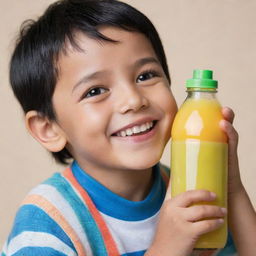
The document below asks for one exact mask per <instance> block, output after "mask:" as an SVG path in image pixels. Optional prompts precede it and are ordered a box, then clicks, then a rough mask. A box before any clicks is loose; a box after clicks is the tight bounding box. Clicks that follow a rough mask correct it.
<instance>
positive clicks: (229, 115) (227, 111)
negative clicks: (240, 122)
mask: <svg viewBox="0 0 256 256" xmlns="http://www.w3.org/2000/svg"><path fill="white" fill-rule="evenodd" d="M222 115H223V117H224V119H226V120H227V121H229V122H230V123H233V121H234V118H235V113H234V111H233V110H232V109H231V108H229V107H223V108H222Z"/></svg>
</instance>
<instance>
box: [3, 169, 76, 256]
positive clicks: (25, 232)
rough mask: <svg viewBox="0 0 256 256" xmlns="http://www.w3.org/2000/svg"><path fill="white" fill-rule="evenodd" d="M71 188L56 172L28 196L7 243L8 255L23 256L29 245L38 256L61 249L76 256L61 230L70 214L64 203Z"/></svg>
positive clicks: (72, 246)
mask: <svg viewBox="0 0 256 256" xmlns="http://www.w3.org/2000/svg"><path fill="white" fill-rule="evenodd" d="M71 189H72V188H71V186H70V185H69V184H68V182H67V181H66V180H65V179H64V177H63V176H62V175H61V174H60V173H55V174H53V175H52V176H51V177H50V178H49V179H47V180H46V181H44V182H43V183H41V184H39V185H37V186H36V187H35V188H33V189H32V190H31V191H30V192H29V193H28V194H27V196H26V197H25V199H24V200H23V201H22V203H21V205H20V207H19V209H18V211H17V213H16V217H15V220H14V223H13V228H12V231H11V233H10V235H9V237H8V240H7V243H6V250H7V248H8V255H13V254H15V253H17V252H18V254H17V255H26V254H27V253H29V252H27V251H26V250H28V248H30V247H31V246H33V250H34V251H35V252H38V255H39V254H40V253H44V255H48V254H51V253H52V251H49V250H53V248H54V247H56V248H63V250H64V251H65V255H75V248H74V245H73V243H72V241H71V239H70V238H69V236H68V235H67V233H66V232H65V230H64V229H63V225H64V226H65V225H68V223H67V221H66V220H67V218H68V215H69V214H70V212H71V209H70V206H69V205H68V202H67V197H68V193H70V191H69V190H71ZM53 244H54V246H53ZM43 247H44V248H43ZM37 250H38V251H37ZM42 250H43V251H42ZM47 250H48V251H47ZM34 251H33V252H34ZM64 251H63V252H64ZM15 255H16V254H15Z"/></svg>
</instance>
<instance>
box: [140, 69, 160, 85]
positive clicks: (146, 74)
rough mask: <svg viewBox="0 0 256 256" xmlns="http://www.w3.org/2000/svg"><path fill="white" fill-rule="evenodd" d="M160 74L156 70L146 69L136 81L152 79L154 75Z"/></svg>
mask: <svg viewBox="0 0 256 256" xmlns="http://www.w3.org/2000/svg"><path fill="white" fill-rule="evenodd" d="M157 76H159V75H158V73H157V72H156V71H153V70H150V71H145V72H143V73H142V74H140V75H139V76H138V78H137V80H136V83H140V82H143V81H146V80H149V79H152V78H154V77H157Z"/></svg>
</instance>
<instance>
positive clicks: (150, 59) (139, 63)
mask: <svg viewBox="0 0 256 256" xmlns="http://www.w3.org/2000/svg"><path fill="white" fill-rule="evenodd" d="M148 63H156V64H160V63H159V61H158V60H157V59H156V58H154V57H145V58H142V59H138V60H137V61H135V64H134V66H135V67H141V66H143V65H146V64H148Z"/></svg>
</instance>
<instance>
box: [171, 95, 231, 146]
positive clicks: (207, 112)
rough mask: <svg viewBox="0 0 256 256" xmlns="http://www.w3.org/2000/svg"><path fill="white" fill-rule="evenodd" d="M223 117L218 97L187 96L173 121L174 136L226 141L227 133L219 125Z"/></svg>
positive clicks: (177, 137)
mask: <svg viewBox="0 0 256 256" xmlns="http://www.w3.org/2000/svg"><path fill="white" fill-rule="evenodd" d="M222 118H223V116H222V112H221V105H220V103H219V101H218V100H217V99H194V98H192V99H190V98H187V99H186V100H185V101H184V103H183V104H182V106H181V107H180V109H179V111H178V113H177V115H176V117H175V120H174V122H173V127H172V138H173V139H186V138H193V139H200V140H207V141H209V140H210V141H217V142H226V141H227V138H226V135H225V133H224V132H223V131H222V130H221V129H220V126H219V122H220V121H221V119H222Z"/></svg>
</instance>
